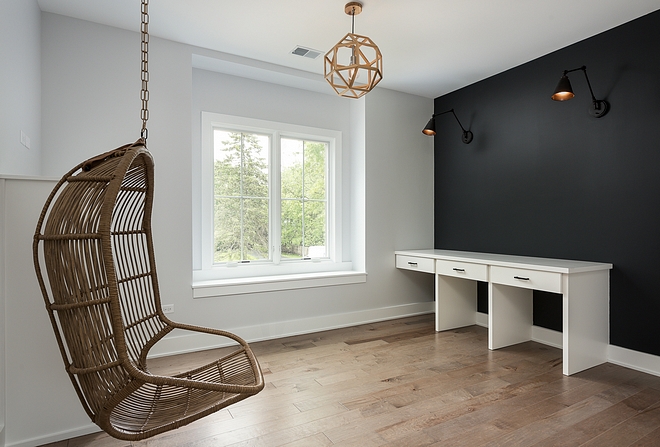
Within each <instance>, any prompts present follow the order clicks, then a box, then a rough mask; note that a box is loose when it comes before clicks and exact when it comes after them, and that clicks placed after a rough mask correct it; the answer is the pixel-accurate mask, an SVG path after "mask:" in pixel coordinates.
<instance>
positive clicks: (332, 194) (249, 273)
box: [193, 112, 365, 297]
mask: <svg viewBox="0 0 660 447" xmlns="http://www.w3.org/2000/svg"><path fill="white" fill-rule="evenodd" d="M201 121H202V128H201V130H202V135H201V137H202V138H201V143H202V144H201V176H200V179H199V182H200V191H201V195H200V197H201V201H202V203H201V216H200V219H201V222H199V224H198V227H199V228H200V230H201V235H200V236H201V237H200V245H201V246H196V247H194V248H193V253H194V255H195V256H197V257H201V269H199V270H193V289H195V293H194V296H195V297H206V296H216V295H224V294H236V293H251V292H255V291H267V290H283V289H290V288H301V287H313V286H322V285H332V284H337V283H340V284H345V283H355V282H364V280H365V279H364V278H361V277H359V276H360V275H358V277H356V276H355V273H356V272H352V263H351V262H346V261H344V260H343V257H342V249H341V248H342V227H341V224H342V203H341V197H342V191H341V185H342V181H341V171H342V170H341V166H342V163H341V160H342V158H341V156H342V133H341V132H340V131H335V130H328V129H320V128H315V127H307V126H299V125H293V124H287V123H278V122H274V121H266V120H259V119H254V118H245V117H238V116H232V115H224V114H218V113H213V112H202V117H201ZM214 129H223V130H236V131H242V132H246V133H251V132H252V133H259V134H267V135H270V136H271V138H270V141H271V145H272V146H274V147H271V148H269V153H270V155H269V183H270V185H269V187H270V188H273V187H275V188H277V190H278V191H279V189H280V159H279V154H280V152H279V144H280V138H295V139H304V140H309V141H321V142H325V143H327V144H328V155H327V160H328V175H327V200H328V207H327V208H328V224H327V227H328V229H327V231H328V234H327V244H328V256H327V258H321V259H304V260H303V259H294V260H289V259H287V260H281V259H280V256H279V255H280V250H281V247H280V226H279V219H276V221H277V222H276V223H274V222H272V221H271V222H270V231H271V232H273V233H272V234H271V247H270V251H271V253H272V260H271V261H256V262H250V263H231V262H229V263H223V264H214V263H213V225H214V223H213V181H214V179H213V160H214V158H213V157H214V153H213V151H214V148H213V131H214ZM272 197H273V195H272V193H271V200H270V215H271V216H279V215H280V212H281V204H280V200H273V199H272ZM275 197H279V194H278V195H277V196H275ZM362 275H363V274H362ZM342 278H343V279H342ZM292 281H293V282H294V283H295V284H292V283H291V282H292ZM328 281H330V282H328Z"/></svg>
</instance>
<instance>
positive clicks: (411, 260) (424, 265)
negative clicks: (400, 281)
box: [396, 255, 435, 273]
mask: <svg viewBox="0 0 660 447" xmlns="http://www.w3.org/2000/svg"><path fill="white" fill-rule="evenodd" d="M433 267H434V266H433V259H431V258H421V257H417V256H404V255H396V268H398V269H406V270H416V271H418V272H425V273H435V269H434V268H433Z"/></svg>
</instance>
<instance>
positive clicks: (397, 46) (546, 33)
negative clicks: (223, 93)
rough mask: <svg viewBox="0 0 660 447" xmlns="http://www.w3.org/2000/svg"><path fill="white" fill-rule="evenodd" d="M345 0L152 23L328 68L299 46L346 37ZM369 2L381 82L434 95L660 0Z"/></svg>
mask: <svg viewBox="0 0 660 447" xmlns="http://www.w3.org/2000/svg"><path fill="white" fill-rule="evenodd" d="M37 1H38V4H39V7H40V8H41V10H42V11H47V12H52V13H56V14H62V15H66V16H71V17H75V18H79V19H84V20H88V21H92V22H97V23H102V24H106V25H111V26H115V27H119V28H124V29H130V30H134V31H138V30H139V27H140V24H139V21H140V0H37ZM345 3H346V1H345V0H240V1H238V0H233V1H229V0H150V2H149V16H150V23H149V31H150V33H151V34H152V35H155V36H158V37H162V38H166V39H170V40H175V41H178V42H183V43H187V44H190V45H195V46H198V47H202V48H208V49H212V50H217V51H220V52H223V53H227V54H229V55H236V56H242V57H243V58H248V59H253V60H256V61H261V62H265V63H267V64H262V65H263V66H270V67H273V68H275V71H279V72H282V71H286V70H289V71H290V72H294V71H303V72H309V73H314V74H316V76H318V75H320V74H322V73H323V57H322V56H321V57H319V58H317V59H307V58H303V57H299V56H294V55H292V54H290V52H291V50H293V49H294V47H296V46H297V45H301V46H305V47H308V48H313V49H317V50H321V51H323V52H324V53H325V52H326V51H328V50H329V49H330V48H331V47H332V46H333V45H334V44H335V43H337V42H338V41H339V40H340V39H341V38H342V37H343V36H344V35H345V34H346V33H347V32H349V31H350V27H351V20H350V17H349V16H347V15H346V14H345V13H344V4H345ZM362 3H363V4H364V11H363V12H362V14H360V15H358V16H356V18H355V32H356V34H362V35H366V36H369V37H370V38H371V39H372V40H373V41H374V42H375V43H376V44H377V45H378V46H379V48H380V50H381V52H382V53H383V81H382V82H381V83H380V86H382V87H386V88H389V89H393V90H399V91H402V92H407V93H412V94H417V95H420V96H425V97H428V98H435V97H437V96H440V95H443V94H445V93H448V92H451V91H453V90H456V89H458V88H461V87H463V86H466V85H469V84H472V83H474V82H476V81H479V80H481V79H484V78H487V77H489V76H492V75H494V74H496V73H500V72H502V71H504V70H507V69H509V68H512V67H515V66H517V65H520V64H522V63H525V62H528V61H530V60H532V59H535V58H537V57H539V56H542V55H544V54H547V53H550V52H552V51H554V50H557V49H559V48H562V47H565V46H567V45H570V44H572V43H575V42H578V41H580V40H583V39H585V38H587V37H590V36H593V35H595V34H598V33H600V32H602V31H605V30H607V29H610V28H613V27H615V26H617V25H620V24H622V23H625V22H628V21H630V20H633V19H635V18H637V17H640V16H642V15H645V14H647V13H649V12H652V11H655V10H657V9H660V0H398V1H395V0H364V1H363V2H362ZM241 60H243V61H245V59H241ZM256 61H253V62H255V63H256ZM239 63H240V62H239ZM565 68H566V67H557V70H558V71H560V70H563V69H565ZM292 69H293V70H292ZM305 75H307V73H305ZM307 77H309V76H307ZM328 88H330V87H329V86H328Z"/></svg>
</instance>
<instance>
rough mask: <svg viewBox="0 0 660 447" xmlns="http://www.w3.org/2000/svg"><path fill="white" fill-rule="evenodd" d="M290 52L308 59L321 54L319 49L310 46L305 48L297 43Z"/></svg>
mask: <svg viewBox="0 0 660 447" xmlns="http://www.w3.org/2000/svg"><path fill="white" fill-rule="evenodd" d="M291 54H295V55H296V56H302V57H306V58H309V59H316V58H317V57H319V55H320V54H321V51H319V50H312V49H311V48H305V47H301V46H300V45H298V46H297V47H295V48H294V49H293V50H292V51H291Z"/></svg>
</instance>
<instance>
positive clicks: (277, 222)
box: [269, 132, 282, 264]
mask: <svg viewBox="0 0 660 447" xmlns="http://www.w3.org/2000/svg"><path fill="white" fill-rule="evenodd" d="M281 138H282V137H281V135H280V133H279V132H274V133H273V135H272V142H271V151H270V158H271V163H270V173H271V175H270V179H271V183H270V188H269V190H270V194H269V196H270V216H271V217H270V228H271V231H270V250H271V258H272V260H273V263H274V264H279V263H280V261H281V259H282V222H281V216H282V170H281V146H282V143H281Z"/></svg>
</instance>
